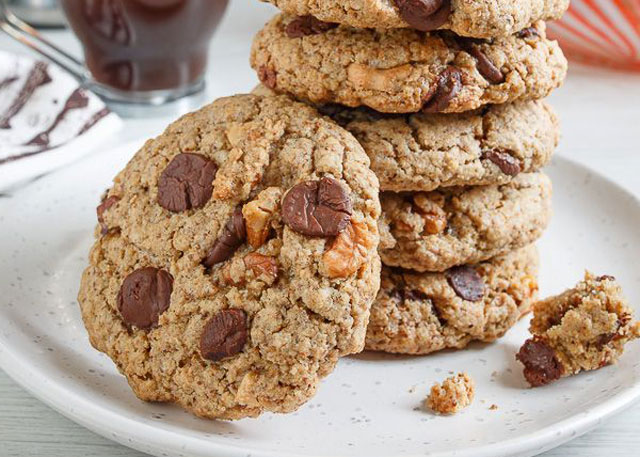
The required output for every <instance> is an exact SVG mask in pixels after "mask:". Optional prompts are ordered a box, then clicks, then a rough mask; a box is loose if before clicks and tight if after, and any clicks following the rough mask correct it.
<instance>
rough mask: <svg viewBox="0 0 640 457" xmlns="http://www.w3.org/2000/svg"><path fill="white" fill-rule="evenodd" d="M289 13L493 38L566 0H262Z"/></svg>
mask: <svg viewBox="0 0 640 457" xmlns="http://www.w3.org/2000/svg"><path fill="white" fill-rule="evenodd" d="M263 1H268V2H270V3H272V4H274V5H275V6H277V7H278V8H280V9H281V10H282V11H284V12H285V13H288V14H292V15H297V16H304V15H312V16H315V17H316V18H318V19H320V20H322V21H326V22H336V23H340V24H343V25H348V26H351V27H356V28H384V29H387V28H404V27H411V28H415V29H418V30H422V31H431V30H435V29H448V30H452V31H453V32H455V33H456V34H458V35H461V36H469V37H476V38H493V37H497V36H505V35H511V34H512V33H514V32H517V31H518V30H522V29H524V28H525V27H527V26H528V25H530V24H531V23H533V22H536V21H540V20H542V21H550V20H554V19H559V18H560V16H562V14H563V13H564V12H565V11H566V10H567V8H568V7H569V0H518V1H504V0H343V1H335V0H263Z"/></svg>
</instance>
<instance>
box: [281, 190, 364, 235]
mask: <svg viewBox="0 0 640 457" xmlns="http://www.w3.org/2000/svg"><path fill="white" fill-rule="evenodd" d="M351 212H352V206H351V199H350V198H349V195H348V194H347V192H346V191H345V189H344V187H343V186H342V185H341V184H340V183H339V182H338V181H336V180H335V179H333V178H327V177H324V178H322V179H320V180H319V181H306V182H302V183H300V184H296V185H295V186H293V187H292V188H291V189H290V190H289V192H287V195H286V196H285V197H284V200H283V202H282V219H283V221H284V223H285V224H287V225H288V226H289V227H290V228H291V229H292V230H293V231H295V232H298V233H301V234H303V235H308V236H321V237H331V236H336V235H337V234H339V233H340V232H341V231H342V230H344V229H345V227H346V226H347V224H348V223H349V221H350V220H351Z"/></svg>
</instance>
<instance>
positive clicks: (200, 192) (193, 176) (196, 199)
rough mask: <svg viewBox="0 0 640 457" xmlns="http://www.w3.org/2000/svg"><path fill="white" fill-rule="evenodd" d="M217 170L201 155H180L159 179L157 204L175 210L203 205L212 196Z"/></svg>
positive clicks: (213, 164)
mask: <svg viewBox="0 0 640 457" xmlns="http://www.w3.org/2000/svg"><path fill="white" fill-rule="evenodd" d="M217 170H218V167H216V164H215V163H213V162H212V161H211V160H209V159H207V158H206V157H204V156H202V155H200V154H191V153H182V154H178V155H177V156H175V157H174V158H173V160H171V162H169V165H167V168H165V169H164V171H163V172H162V174H161V175H160V179H158V204H159V205H160V206H162V207H163V208H165V209H167V210H169V211H172V212H174V213H177V212H180V211H186V210H188V209H191V208H202V207H203V206H204V205H205V204H206V203H207V202H208V201H209V199H210V198H211V192H212V191H213V185H212V183H213V178H214V177H215V176H216V171H217Z"/></svg>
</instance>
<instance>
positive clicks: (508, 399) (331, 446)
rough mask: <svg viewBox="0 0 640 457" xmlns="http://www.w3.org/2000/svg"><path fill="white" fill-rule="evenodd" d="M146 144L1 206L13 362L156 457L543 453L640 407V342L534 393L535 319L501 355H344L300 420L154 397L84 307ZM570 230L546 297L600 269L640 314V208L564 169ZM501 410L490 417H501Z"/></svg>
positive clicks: (35, 388) (562, 164)
mask: <svg viewBox="0 0 640 457" xmlns="http://www.w3.org/2000/svg"><path fill="white" fill-rule="evenodd" d="M136 149H137V145H127V146H124V147H122V148H118V149H117V150H114V151H108V152H105V153H103V154H102V155H92V156H91V158H90V159H87V160H84V161H82V162H80V163H78V164H76V165H74V166H72V167H69V168H67V169H65V170H63V171H59V172H57V173H55V174H53V175H50V176H48V177H45V178H43V179H41V180H39V181H37V182H35V183H33V184H31V185H30V186H28V187H27V188H24V189H23V190H21V191H20V192H18V193H16V194H15V195H13V196H11V197H8V198H1V199H0V228H1V233H2V236H0V252H1V256H0V290H2V296H1V297H0V304H1V307H0V365H1V366H2V368H3V369H4V370H5V371H6V372H7V373H8V374H9V375H10V376H12V377H13V378H14V379H15V380H16V381H18V382H19V383H20V384H22V385H23V386H24V387H25V388H26V389H28V390H29V391H31V392H32V393H33V394H34V395H36V396H37V397H38V398H40V399H42V400H43V401H44V402H46V403H47V404H49V405H51V406H52V407H54V408H55V409H57V410H58V411H60V412H61V413H62V414H64V415H66V416H68V417H70V418H71V419H73V420H75V421H77V422H79V423H81V424H83V425H85V426H86V427H88V428H90V429H92V430H94V431H96V432H98V433H100V434H102V435H104V436H106V437H108V438H111V439H114V440H116V441H119V442H120V443H123V444H125V445H128V446H131V447H134V448H136V449H139V450H142V451H146V452H149V453H152V454H156V455H171V456H174V455H175V456H178V455H188V456H225V457H235V456H247V455H251V456H254V457H256V456H273V457H275V456H277V457H285V456H331V457H337V456H356V455H357V456H361V455H366V456H368V457H375V456H385V457H390V456H414V455H425V454H429V455H435V456H453V455H455V456H473V457H482V456H487V457H489V456H490V457H497V456H507V455H509V456H511V455H533V454H536V453H539V452H542V451H544V450H546V449H549V448H551V447H554V446H557V445H559V444H561V443H563V442H565V441H567V440H570V439H571V438H573V437H575V436H577V435H579V434H581V433H584V432H585V431H587V430H589V429H590V428H592V427H594V426H596V425H597V424H598V423H600V421H602V420H603V419H604V418H605V417H607V416H609V415H611V414H613V413H615V412H617V411H619V410H620V409H622V408H624V407H625V406H627V405H628V404H629V403H631V402H632V401H633V400H634V399H636V398H637V397H639V396H640V362H638V361H639V360H640V344H636V345H634V346H632V347H630V348H629V350H628V351H627V353H626V354H625V356H624V357H623V358H622V360H621V362H620V363H619V364H618V365H617V366H616V367H606V368H604V369H602V370H600V371H598V372H593V373H587V374H583V375H581V376H577V377H574V378H571V379H563V380H560V381H559V382H556V383H555V384H553V385H550V386H547V387H545V388H540V389H535V390H532V389H528V388H526V385H525V382H524V379H523V377H522V375H521V367H520V366H519V365H518V363H517V362H516V361H515V359H514V354H515V352H516V350H517V348H518V346H519V344H520V343H521V342H522V341H523V340H524V339H525V337H526V335H527V322H524V321H523V322H520V323H519V324H518V326H517V327H516V328H515V329H513V330H512V331H511V332H510V333H509V334H508V335H507V336H506V337H505V338H503V339H502V340H500V341H499V342H497V343H495V344H491V345H480V344H477V345H473V346H472V347H471V348H469V349H468V350H465V351H461V352H443V353H439V354H436V355H432V356H428V357H397V356H386V355H380V354H371V353H365V354H361V355H359V356H355V357H349V358H346V359H343V360H342V361H341V362H340V364H339V366H338V368H337V370H336V371H335V372H334V373H333V374H332V375H331V376H329V378H328V379H326V381H325V382H324V383H323V384H322V386H321V388H320V389H319V392H318V394H317V396H316V397H315V398H314V399H313V400H312V401H310V402H309V403H308V404H307V405H305V406H304V407H302V408H301V409H300V410H299V411H298V412H297V413H295V414H291V415H288V416H282V415H272V414H265V415H264V416H262V417H261V418H259V419H257V420H243V421H240V422H235V423H225V422H211V421H205V420H199V419H196V418H194V417H192V416H191V415H189V414H187V413H185V412H183V411H181V410H180V409H179V408H177V407H173V406H166V405H159V404H148V403H143V402H141V401H138V400H137V399H136V398H135V397H134V395H133V394H132V393H131V391H130V390H129V388H128V385H127V383H126V381H125V379H124V378H123V377H122V376H120V375H119V374H118V372H117V371H116V369H115V367H114V365H113V364H112V363H111V361H110V360H109V359H108V358H107V357H106V356H104V355H102V354H99V353H98V352H96V351H94V350H93V349H92V348H91V346H90V345H89V342H88V340H87V336H86V334H85V331H84V328H83V326H82V321H81V319H80V313H79V310H78V306H77V303H76V293H77V289H78V283H79V280H80V273H81V271H82V269H83V268H84V266H85V264H86V258H87V252H88V249H89V246H90V245H91V242H92V239H91V238H92V229H93V225H94V223H95V206H96V203H97V202H98V199H99V196H100V194H101V193H102V191H103V190H104V189H105V188H106V187H107V186H108V185H109V183H110V180H111V177H112V176H114V175H115V173H116V171H117V170H119V169H120V168H122V167H123V166H124V164H125V162H126V160H127V159H128V157H130V155H131V154H132V153H133V151H135V150H136ZM549 173H550V174H551V175H552V177H553V179H554V184H555V197H554V200H555V201H554V203H555V219H554V221H553V223H552V225H551V227H550V229H549V231H548V233H547V235H546V236H545V238H544V239H543V240H542V241H541V243H540V248H541V254H542V278H541V285H542V294H543V295H546V294H551V293H555V292H558V291H560V290H561V289H563V288H566V287H568V286H572V285H573V284H574V283H575V282H576V281H577V280H578V279H579V278H580V277H581V275H582V272H583V269H584V268H590V269H592V270H594V271H595V272H597V273H600V274H602V273H608V274H613V275H615V276H617V277H618V279H620V280H621V282H622V284H623V285H624V286H625V287H626V291H627V294H628V295H629V298H631V299H632V301H633V302H635V303H638V302H640V270H639V269H638V268H637V264H638V263H637V262H638V259H639V258H640V231H639V230H638V227H640V203H638V201H637V200H635V199H634V198H633V197H632V196H631V195H629V194H628V193H626V192H625V191H623V190H622V189H620V188H619V187H617V186H616V185H615V184H613V183H611V182H609V181H607V180H606V179H604V178H602V177H600V176H599V175H597V174H595V173H593V172H589V171H588V170H586V169H584V168H582V167H581V166H579V165H577V164H574V163H571V162H568V161H566V160H563V159H560V158H559V159H556V161H555V163H554V164H553V165H552V166H551V167H550V168H549ZM458 370H464V371H466V372H468V373H470V374H471V375H472V376H473V378H474V379H475V380H476V384H477V390H476V400H475V401H474V403H473V404H472V406H471V407H469V408H468V409H466V410H465V411H464V412H462V413H461V414H458V415H456V416H454V417H437V416H434V415H432V414H430V413H429V412H426V411H424V410H422V409H421V403H422V400H423V399H424V397H425V394H426V391H427V389H428V388H429V387H430V386H431V384H432V383H433V382H435V381H437V380H441V379H442V378H444V377H445V376H447V375H448V373H449V372H453V371H458ZM493 404H495V405H497V407H498V408H497V409H495V410H492V409H490V406H491V405H493Z"/></svg>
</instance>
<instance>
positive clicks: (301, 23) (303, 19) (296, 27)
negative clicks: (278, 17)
mask: <svg viewBox="0 0 640 457" xmlns="http://www.w3.org/2000/svg"><path fill="white" fill-rule="evenodd" d="M337 26H338V24H334V23H332V22H324V21H321V20H320V19H316V18H315V17H313V16H311V15H307V16H298V17H297V18H295V19H294V20H293V21H291V22H289V24H287V27H286V28H285V33H286V34H287V36H288V37H289V38H301V37H304V36H308V35H319V34H321V33H324V32H327V31H329V30H331V29H335V28H336V27H337Z"/></svg>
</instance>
